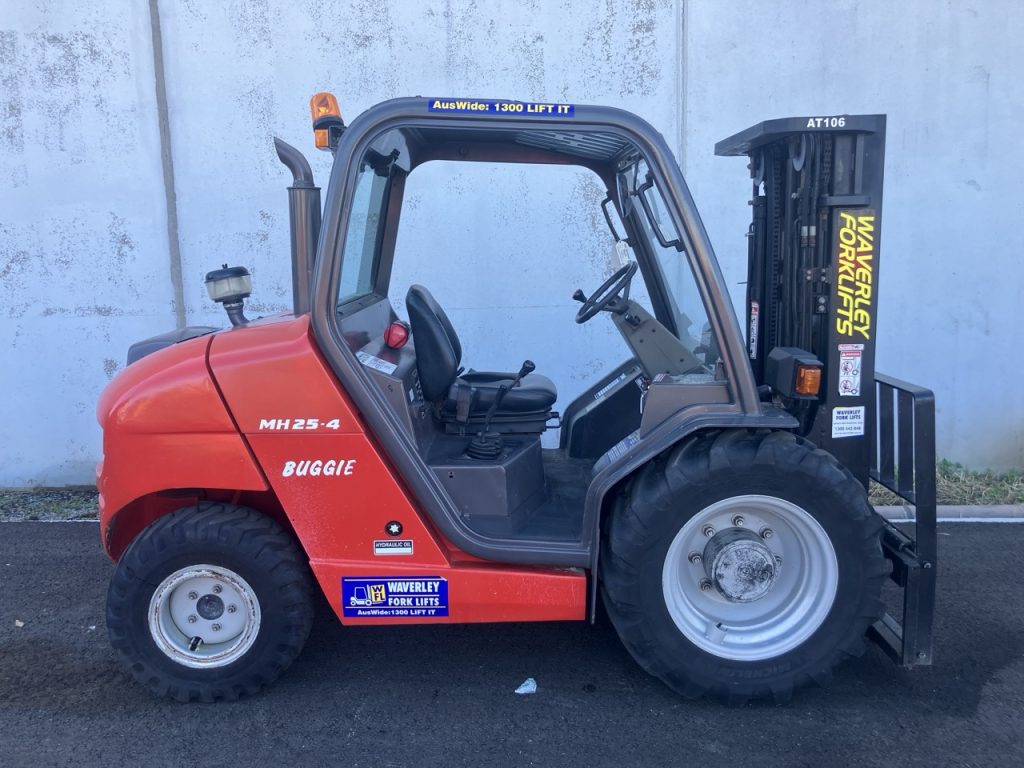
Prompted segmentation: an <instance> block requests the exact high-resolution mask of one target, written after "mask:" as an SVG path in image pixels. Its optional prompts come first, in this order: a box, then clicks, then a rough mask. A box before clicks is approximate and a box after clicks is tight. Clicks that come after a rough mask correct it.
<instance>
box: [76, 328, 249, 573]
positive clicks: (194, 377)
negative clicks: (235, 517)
mask: <svg viewBox="0 0 1024 768" xmlns="http://www.w3.org/2000/svg"><path fill="white" fill-rule="evenodd" d="M214 338H216V335H213V336H203V337H200V338H195V339H190V340H188V341H184V342H182V343H180V344H175V345H174V346H170V347H167V348H165V349H162V350H159V351H157V352H154V353H152V354H150V355H147V356H146V357H144V358H142V359H141V360H138V361H136V362H135V363H132V364H131V365H129V366H128V367H127V368H125V369H124V370H123V371H122V372H121V373H119V374H118V375H117V376H116V377H114V379H113V380H112V381H111V382H110V384H108V385H107V388H106V389H105V390H104V391H103V394H102V395H101V396H100V400H99V403H98V405H97V407H96V420H97V421H98V422H99V424H100V427H102V429H103V459H102V460H101V461H100V463H99V465H98V466H97V467H96V487H97V488H98V489H99V492H100V496H99V506H100V535H101V537H102V539H103V546H104V549H105V550H106V551H107V554H108V555H109V556H110V557H111V558H114V559H116V558H117V557H118V556H119V555H120V553H121V552H122V551H123V550H124V548H125V547H127V545H128V543H130V541H131V539H132V538H134V535H135V534H136V533H137V532H138V531H140V530H142V528H144V527H145V526H146V525H148V524H149V523H150V522H152V520H153V519H156V517H159V516H160V514H161V510H160V507H161V506H166V505H156V507H154V506H153V505H148V504H144V505H142V507H143V510H142V511H137V512H135V513H132V514H134V515H135V516H136V517H138V519H133V520H131V521H129V522H127V523H125V520H126V518H122V519H120V520H119V516H120V513H121V512H122V511H123V510H126V508H128V507H129V506H130V505H132V503H133V502H135V501H137V500H140V499H142V498H143V497H146V496H149V495H151V494H155V493H159V492H162V491H176V490H178V489H230V490H232V491H266V490H267V489H268V488H269V486H268V484H267V481H266V478H265V477H264V476H263V473H262V471H261V470H260V469H259V466H258V465H257V463H256V461H255V460H254V458H253V455H252V453H251V452H250V451H249V447H248V446H247V445H246V443H245V441H244V440H243V439H242V437H241V435H239V433H238V429H237V428H236V427H235V423H234V421H233V420H232V418H231V416H230V414H229V413H228V411H227V408H226V407H225V406H224V401H223V400H222V399H221V396H220V393H219V391H218V390H217V387H216V385H215V384H214V382H213V379H212V378H211V376H210V371H209V368H208V366H207V354H208V351H209V348H210V344H211V341H212V339H214ZM162 511H170V510H169V509H167V510H162ZM115 521H117V523H116V525H115Z"/></svg>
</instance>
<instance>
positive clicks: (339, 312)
mask: <svg viewBox="0 0 1024 768" xmlns="http://www.w3.org/2000/svg"><path fill="white" fill-rule="evenodd" d="M460 104H461V105H463V106H462V107H459V106H458V105H460ZM466 104H475V105H483V106H478V107H467V106H465V105H466ZM446 105H456V106H451V107H449V106H446ZM503 105H504V106H503ZM518 106H521V107H522V109H519V108H518ZM559 108H562V109H561V111H559ZM639 159H642V160H644V161H645V162H646V166H647V169H648V173H649V174H650V177H649V179H639V180H638V182H637V183H638V184H642V183H645V182H646V181H652V182H653V184H654V185H656V186H657V189H658V190H659V191H660V192H661V193H662V195H663V197H664V200H665V203H666V208H667V211H666V213H667V215H668V216H669V219H670V223H671V226H672V227H673V228H674V230H675V232H674V233H673V235H672V236H673V237H674V236H675V233H678V238H679V243H678V246H677V248H678V250H680V251H681V253H680V258H687V259H689V263H690V266H691V267H692V270H693V276H694V282H695V284H696V286H697V289H698V291H699V293H700V297H701V300H702V302H703V304H704V307H705V309H706V311H707V318H708V322H709V324H710V326H711V332H712V333H713V334H714V336H715V337H716V338H717V339H719V340H720V344H721V349H720V350H719V353H720V355H721V371H720V374H721V378H722V379H723V380H724V381H725V382H726V384H727V387H728V390H729V399H730V402H729V403H728V404H722V405H715V406H707V407H702V408H696V409H691V410H690V412H688V413H685V414H679V415H677V416H675V417H670V418H668V419H666V420H665V421H664V422H662V424H661V425H660V426H659V427H658V428H657V429H655V430H653V431H652V432H651V433H650V434H649V435H647V436H645V438H644V439H643V441H642V442H641V443H640V444H639V445H637V446H635V447H634V448H633V449H632V450H631V451H629V452H628V453H626V454H625V455H624V456H621V457H620V458H619V459H617V460H615V461H613V462H611V463H610V465H608V466H606V467H604V468H603V469H602V470H601V471H600V472H599V473H598V474H597V475H596V476H595V477H594V480H593V482H592V483H591V485H590V487H589V489H588V491H587V495H586V501H585V509H584V522H583V535H582V539H581V540H580V541H575V542H560V541H559V542H555V541H541V540H537V541H532V540H531V541H524V540H517V541H516V542H515V543H514V545H512V544H510V543H509V542H507V541H504V540H497V539H492V538H489V537H486V536H481V535H480V534H478V533H476V532H474V531H472V530H470V529H469V528H467V527H466V526H465V525H464V524H463V523H461V522H460V517H459V513H458V510H457V509H456V508H455V507H454V506H453V504H452V502H451V500H450V498H449V497H448V495H447V493H446V492H445V491H444V489H443V488H442V487H441V486H440V484H439V483H438V481H437V479H436V478H435V477H434V476H433V475H432V473H431V472H430V470H429V468H428V467H427V466H426V465H425V464H424V463H423V461H422V460H421V458H420V457H419V455H418V453H417V450H416V446H415V445H414V443H413V442H412V440H411V439H410V438H409V437H407V436H406V434H405V432H404V429H403V427H402V424H401V423H400V422H399V420H398V418H397V417H396V416H395V414H394V413H393V411H392V409H391V408H390V407H389V406H388V403H387V402H386V400H385V399H384V397H383V395H382V394H381V392H380V390H379V388H378V387H377V386H376V384H374V383H373V382H372V381H371V380H370V378H369V377H368V375H367V374H366V372H365V371H364V370H363V367H362V365H361V364H360V362H359V361H358V360H357V358H356V356H355V354H354V352H353V351H352V349H350V345H349V340H351V339H354V338H361V337H365V336H366V335H367V334H368V333H369V332H370V331H371V330H372V329H373V328H375V327H376V326H375V325H374V324H375V323H379V322H380V320H381V317H382V316H381V313H388V312H390V311H391V310H390V305H389V303H388V300H387V296H388V289H389V283H390V278H391V259H392V256H393V250H394V244H395V238H396V235H397V229H398V217H399V215H400V211H401V201H402V194H403V191H404V183H405V177H406V176H407V175H408V173H410V172H411V171H412V170H414V169H415V168H416V166H418V165H421V164H423V163H426V162H428V161H430V160H449V161H457V162H472V161H482V162H506V163H524V164H530V163H535V164H563V165H578V166H582V167H585V168H589V169H591V170H592V171H594V172H595V173H596V174H597V175H598V176H599V177H600V178H601V179H602V180H603V182H604V183H605V186H606V189H607V190H608V191H609V195H610V196H611V197H612V198H613V200H614V202H615V206H616V208H617V209H618V212H619V214H620V216H621V217H622V221H623V224H624V225H625V227H626V230H627V231H626V235H627V237H628V238H629V239H630V245H631V246H633V249H634V251H635V253H636V256H637V261H638V262H639V264H640V268H641V270H642V271H643V273H644V278H645V280H646V281H647V283H648V286H649V288H650V289H651V290H650V293H651V300H652V304H654V305H655V310H656V312H657V314H658V315H659V319H660V318H661V317H667V315H668V314H669V313H668V312H667V311H663V310H662V309H659V307H658V306H657V305H658V303H659V301H660V302H661V303H662V307H664V299H663V298H661V299H659V298H658V297H657V296H656V294H657V293H658V291H657V288H658V285H657V282H656V281H654V284H653V285H652V280H651V279H650V275H651V274H654V273H656V272H657V269H656V268H655V267H654V266H653V262H654V258H655V256H654V254H653V253H652V252H651V251H650V246H649V245H648V244H647V243H646V242H645V238H644V237H641V236H639V232H638V229H639V222H638V220H637V218H636V217H637V216H638V215H640V212H639V211H638V210H637V207H636V206H632V210H631V206H630V205H629V204H625V205H624V200H623V199H621V198H623V197H624V194H623V189H622V187H621V185H620V184H619V183H618V174H619V172H621V171H622V170H624V169H626V168H629V167H630V165H631V164H632V163H634V162H635V161H637V160H639ZM366 164H369V165H370V166H371V167H373V168H374V170H375V171H376V172H377V173H378V174H380V175H387V176H388V177H389V184H388V191H387V192H386V193H385V197H386V199H387V201H388V202H387V208H386V209H384V210H385V211H386V219H387V221H386V222H385V224H384V226H382V227H379V229H378V231H377V234H376V235H375V236H376V237H377V238H378V242H377V244H376V247H377V252H376V253H377V255H376V256H375V261H374V264H373V267H372V281H371V282H372V288H371V290H370V292H368V293H366V294H365V295H363V296H360V297H356V298H353V299H352V300H351V301H349V302H348V303H346V304H344V305H343V306H340V307H339V305H338V303H337V300H338V297H339V289H340V287H341V274H342V264H343V262H344V259H345V258H346V254H345V253H344V250H345V247H346V234H347V232H348V227H349V220H350V218H351V217H352V215H353V210H354V208H355V207H356V206H355V203H356V197H357V194H356V193H357V189H356V187H357V181H358V177H359V175H360V173H362V172H363V171H364V170H365V168H366ZM645 175H646V174H645ZM631 220H632V223H631ZM314 273H315V277H314V285H313V290H312V295H311V298H312V302H311V320H312V329H313V334H314V336H315V338H316V339H317V341H318V345H319V348H320V350H321V352H322V353H323V354H324V356H325V358H326V360H327V362H328V363H329V365H330V367H331V368H332V369H333V371H334V373H335V375H336V376H337V377H338V379H339V381H340V383H341V384H342V386H343V387H344V388H345V390H346V393H347V394H348V396H349V397H350V398H351V399H352V400H353V401H354V403H355V405H356V406H357V407H358V409H359V411H360V412H361V414H362V416H363V418H364V419H365V421H366V422H367V425H368V426H369V427H370V430H371V431H372V432H373V434H375V436H376V438H377V440H378V441H379V444H380V445H381V447H383V448H384V449H385V450H386V451H387V453H388V455H389V456H390V458H391V460H392V461H393V462H394V464H395V466H396V468H397V469H398V470H399V471H400V472H401V474H402V477H403V478H404V480H405V482H406V485H407V488H408V489H409V490H410V491H411V492H412V494H413V495H414V496H415V497H416V499H417V500H418V501H419V503H420V504H421V505H422V507H423V508H424V509H425V510H427V511H428V512H429V513H430V515H431V517H432V518H433V519H434V520H435V522H436V523H437V524H438V525H439V527H440V528H441V530H442V532H443V533H444V535H445V536H446V537H448V538H449V539H450V540H451V541H453V542H455V543H456V544H457V545H458V546H459V547H460V548H461V549H463V551H466V552H470V553H471V554H473V555H476V556H478V557H483V558H486V559H491V560H495V561H506V562H520V563H537V564H548V565H566V566H581V565H588V564H592V563H593V561H594V559H595V558H596V552H597V548H596V547H595V545H594V542H595V540H596V534H597V522H598V519H599V517H600V510H601V505H602V502H603V499H604V497H605V495H606V494H607V493H608V492H609V491H610V489H611V488H613V487H614V486H615V484H616V483H617V482H618V481H619V480H621V479H622V478H623V477H625V476H626V475H627V474H629V473H630V472H632V471H633V470H635V469H636V468H637V467H638V466H640V465H641V464H643V463H644V462H646V461H647V460H648V459H649V458H651V457H652V456H654V455H657V454H658V453H660V452H662V451H664V450H666V449H667V448H669V447H670V446H671V445H673V444H675V443H676V442H678V441H679V440H680V439H682V438H683V437H685V436H686V435H687V434H690V433H692V432H693V431H694V430H696V429H701V428H710V427H778V426H783V425H788V424H789V423H790V422H791V421H792V419H791V418H790V417H788V415H786V414H777V413H775V412H768V411H766V410H765V409H764V408H763V407H762V405H761V403H760V402H759V398H758V394H757V389H756V386H755V383H754V379H753V375H752V372H751V368H750V364H749V362H748V361H747V359H746V354H745V350H744V346H743V341H742V335H741V332H740V327H739V323H738V322H737V319H736V315H735V313H734V312H733V308H732V304H731V301H730V299H729V296H728V293H727V291H726V290H725V287H724V281H723V279H722V275H721V272H720V270H719V267H718V263H717V261H716V260H715V256H714V252H713V250H712V248H711V245H710V242H709V241H708V236H707V233H706V231H705V229H704V226H703V224H702V222H701V220H700V217H699V215H698V213H697V209H696V206H695V204H694V202H693V199H692V197H691V196H690V192H689V190H688V188H687V186H686V182H685V181H684V179H683V176H682V173H681V172H680V170H679V166H678V165H677V163H676V162H675V159H674V157H673V156H672V153H671V150H670V149H669V147H668V146H667V144H666V143H665V141H664V139H663V138H662V136H661V135H660V134H659V133H658V132H657V131H656V130H655V129H654V128H653V127H652V126H651V125H650V124H648V123H647V122H645V121H644V120H642V119H640V118H639V117H637V116H636V115H634V114H632V113H630V112H626V111H624V110H621V109H616V108H613V107H602V106H589V105H558V104H533V103H528V102H509V101H497V100H487V99H465V100H463V99H460V100H446V99H425V98H418V97H417V98H401V99H393V100H391V101H386V102H382V103H380V104H378V105H376V106H374V107H371V108H370V109H368V110H367V111H366V112H364V113H362V114H361V115H359V116H358V117H357V118H356V119H355V120H353V121H352V124H351V125H350V126H349V127H348V128H347V129H345V131H344V133H343V134H342V136H341V138H340V141H339V142H338V144H337V146H336V148H335V162H334V166H333V169H332V172H331V180H330V187H329V190H328V193H327V197H326V200H325V202H324V210H323V225H322V228H321V230H320V240H319V244H318V248H317V257H316V264H315V268H314ZM663 322H664V321H663ZM367 323H368V325H367Z"/></svg>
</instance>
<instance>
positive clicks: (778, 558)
mask: <svg viewBox="0 0 1024 768" xmlns="http://www.w3.org/2000/svg"><path fill="white" fill-rule="evenodd" d="M775 564H776V565H782V555H776V556H775Z"/></svg>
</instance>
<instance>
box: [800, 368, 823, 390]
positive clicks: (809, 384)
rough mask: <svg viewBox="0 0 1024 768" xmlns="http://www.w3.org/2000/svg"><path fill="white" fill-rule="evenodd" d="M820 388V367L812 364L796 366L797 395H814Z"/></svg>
mask: <svg viewBox="0 0 1024 768" xmlns="http://www.w3.org/2000/svg"><path fill="white" fill-rule="evenodd" d="M819 389H821V368H818V367H816V366H812V365H798V366H797V368H796V392H797V394H798V395H816V394H818V390H819Z"/></svg>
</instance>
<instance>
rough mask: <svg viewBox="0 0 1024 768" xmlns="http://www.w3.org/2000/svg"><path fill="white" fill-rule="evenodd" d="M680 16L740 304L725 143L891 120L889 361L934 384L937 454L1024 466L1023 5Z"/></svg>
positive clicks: (699, 142)
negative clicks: (755, 132) (792, 128)
mask: <svg viewBox="0 0 1024 768" xmlns="http://www.w3.org/2000/svg"><path fill="white" fill-rule="evenodd" d="M685 9H686V13H685V27H686V38H685V46H686V49H685V50H686V56H685V67H684V71H685V73H686V100H685V103H686V111H685V117H684V125H685V131H686V141H685V151H686V156H685V164H684V171H685V172H686V174H687V178H688V180H689V182H690V185H691V187H692V189H693V194H694V197H695V198H696V200H697V202H698V205H700V207H701V211H702V212H703V217H704V221H705V223H706V224H707V227H708V230H709V233H710V236H711V240H712V242H714V243H715V245H716V248H717V252H718V257H719V259H720V260H721V262H722V263H723V266H724V268H725V271H726V276H727V278H728V279H729V282H730V284H731V286H732V285H735V286H736V289H735V292H736V295H737V297H740V296H741V294H742V287H741V286H739V285H738V283H739V282H741V281H743V280H745V279H746V277H745V272H744V269H745V266H744V264H745V258H746V257H745V254H746V243H745V241H744V240H743V239H742V237H741V235H742V233H743V232H744V231H745V229H746V226H747V223H748V221H749V216H750V209H749V208H748V207H747V205H746V203H745V199H746V198H745V197H744V195H745V194H746V193H747V189H748V185H749V182H748V180H747V179H746V178H745V177H744V173H743V172H744V168H743V166H744V162H743V161H742V160H740V159H736V158H716V157H714V156H713V153H712V147H713V146H714V143H715V141H717V140H718V139H721V138H724V137H725V136H728V135H730V134H731V133H733V132H735V131H737V130H739V129H741V128H744V127H746V125H747V124H749V123H752V122H756V121H757V120H761V119H763V118H768V117H784V116H788V115H791V114H792V115H803V114H819V115H830V114H840V113H843V112H848V113H873V112H883V113H886V114H888V126H887V137H886V138H887V143H886V158H885V159H886V166H885V204H884V212H883V216H882V241H881V248H880V254H881V267H880V273H881V288H880V298H879V318H878V320H879V322H878V361H877V368H878V370H879V371H882V372H885V373H889V374H892V375H894V376H898V377H900V378H904V379H909V380H910V381H913V382H915V383H920V384H924V385H926V386H929V387H931V388H932V389H934V390H935V395H936V404H937V422H938V435H937V442H938V453H939V456H943V457H947V458H949V459H953V460H956V461H961V462H964V463H965V464H967V465H969V466H974V467H993V468H1002V469H1005V468H1011V467H1016V468H1021V467H1024V387H1022V386H1021V377H1022V373H1024V363H1022V362H1021V359H1020V354H1019V352H1018V349H1019V347H1020V341H1019V339H1020V326H1021V321H1020V307H1021V306H1022V305H1024V267H1022V266H1021V265H1022V262H1021V254H1022V253H1024V229H1022V228H1021V226H1020V222H1021V221H1022V220H1024V198H1022V197H1021V195H1020V193H1019V190H1018V186H1019V177H1020V171H1021V169H1022V168H1024V143H1022V142H1021V136H1020V134H1021V128H1022V117H1024V115H1022V105H1024V84H1022V79H1021V76H1020V73H1021V69H1022V65H1024V48H1022V47H1021V45H1020V30H1022V29H1024V3H1020V2H1016V0H987V1H986V2H973V3H967V2H963V3H959V2H947V3H938V2H931V1H930V0H918V1H916V2H900V3H881V2H870V1H862V2H854V0H842V1H839V0H833V1H832V2H829V3H817V4H810V5H809V4H805V3H798V2H787V3H764V2H757V1H756V0H742V1H734V2H732V3H730V4H729V11H728V13H726V12H725V10H724V8H723V6H722V5H720V4H718V3H710V2H689V3H687V4H686V6H685ZM744 30H752V31H754V33H755V34H756V35H758V38H757V39H754V37H753V36H752V35H751V34H744ZM737 166H738V167H737Z"/></svg>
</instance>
